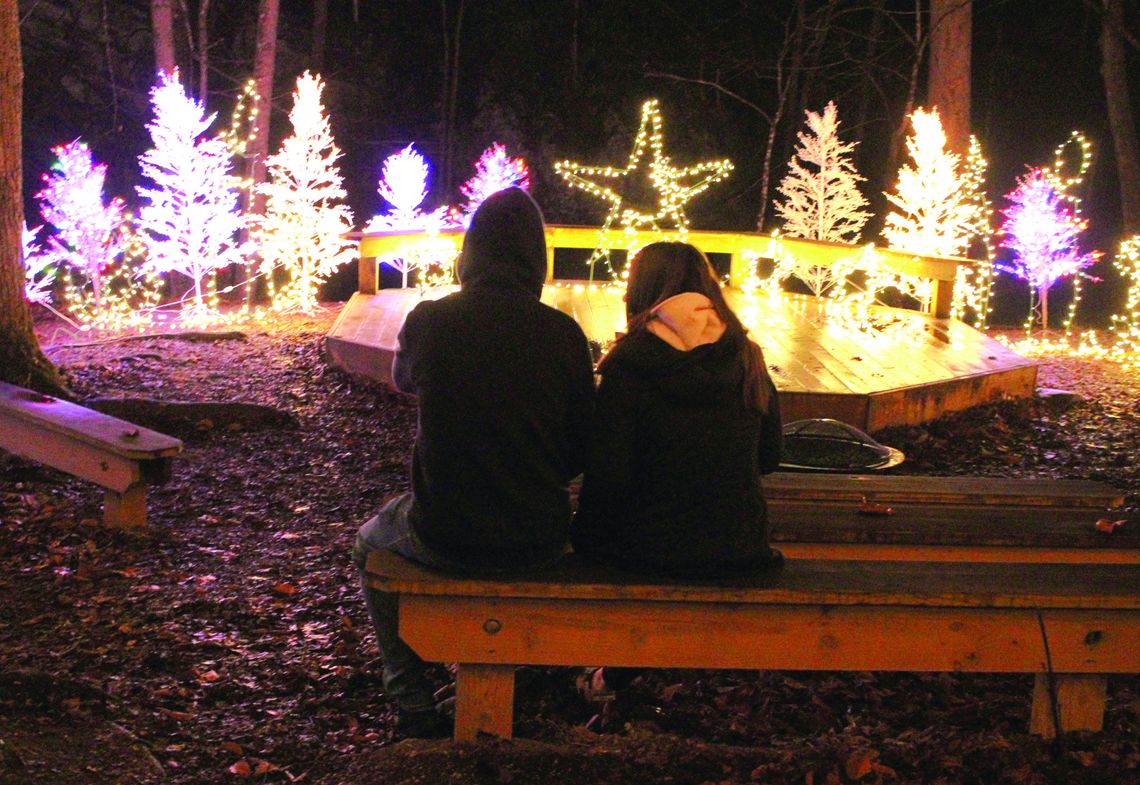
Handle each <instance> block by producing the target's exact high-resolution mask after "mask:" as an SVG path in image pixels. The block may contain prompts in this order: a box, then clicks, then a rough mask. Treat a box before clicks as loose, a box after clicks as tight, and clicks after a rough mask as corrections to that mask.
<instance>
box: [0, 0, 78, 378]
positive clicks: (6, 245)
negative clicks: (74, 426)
mask: <svg viewBox="0 0 1140 785" xmlns="http://www.w3.org/2000/svg"><path fill="white" fill-rule="evenodd" d="M23 82H24V72H23V67H22V64H21V61H20V12H19V9H18V6H17V5H16V3H0V379H2V380H3V381H6V382H10V383H12V384H18V385H20V386H22V387H31V388H32V389H35V390H39V391H40V392H45V393H50V394H52V395H57V396H63V397H70V394H69V393H68V392H67V390H66V389H65V388H64V386H63V380H62V379H61V378H60V376H59V372H58V371H57V370H56V368H55V366H54V365H52V364H51V361H50V360H48V359H47V357H45V356H44V354H43V352H42V351H40V345H39V341H37V340H36V334H35V332H34V331H33V330H32V315H31V312H30V311H29V310H28V301H27V300H25V299H24V245H23V239H22V235H23V228H24V206H23V205H24V197H23V187H24V183H23V165H24V162H23V153H22V149H23V142H22V136H21V129H20V122H21V115H22V111H21V101H22V95H23Z"/></svg>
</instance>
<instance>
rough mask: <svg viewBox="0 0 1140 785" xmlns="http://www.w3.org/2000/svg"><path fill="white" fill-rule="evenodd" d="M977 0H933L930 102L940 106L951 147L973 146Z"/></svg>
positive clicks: (960, 151) (961, 152)
mask: <svg viewBox="0 0 1140 785" xmlns="http://www.w3.org/2000/svg"><path fill="white" fill-rule="evenodd" d="M972 6H973V0H930V65H929V89H928V91H927V96H928V98H927V104H929V105H930V106H933V107H936V108H937V109H938V116H939V118H941V120H942V129H943V130H944V131H945V132H946V145H947V147H948V148H949V149H951V150H953V151H954V152H956V153H958V154H959V155H965V153H966V151H967V150H968V149H969V147H970V55H971V31H972V27H973V25H972V22H973V8H972Z"/></svg>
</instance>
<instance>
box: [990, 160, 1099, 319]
mask: <svg viewBox="0 0 1140 785" xmlns="http://www.w3.org/2000/svg"><path fill="white" fill-rule="evenodd" d="M1006 199H1008V200H1009V201H1010V202H1011V204H1010V206H1009V207H1007V208H1006V209H1005V210H1003V211H1002V212H1003V214H1004V215H1005V221H1004V222H1003V223H1002V233H1003V234H1004V235H1005V240H1004V241H1003V242H1002V246H1003V247H1005V248H1008V249H1010V250H1011V251H1012V252H1013V261H1012V262H1011V263H1009V264H1001V265H998V269H999V270H1001V271H1002V272H1007V273H1010V274H1011V275H1014V276H1017V277H1018V278H1021V279H1023V280H1025V281H1027V282H1028V283H1029V287H1030V292H1031V295H1032V296H1033V300H1034V304H1033V306H1032V311H1033V313H1032V315H1031V318H1030V321H1031V323H1032V322H1033V321H1039V322H1040V323H1041V327H1042V328H1043V329H1048V327H1049V289H1051V288H1052V287H1053V284H1055V283H1056V282H1057V281H1058V280H1059V279H1061V278H1066V277H1070V276H1074V275H1078V274H1080V272H1081V270H1083V269H1085V268H1086V267H1088V266H1090V265H1091V264H1093V262H1095V261H1096V260H1097V258H1098V257H1099V256H1100V254H1098V253H1096V252H1095V251H1093V252H1088V253H1081V251H1080V248H1079V247H1078V242H1079V240H1080V236H1081V233H1082V232H1084V230H1085V227H1086V226H1087V225H1088V221H1085V220H1083V219H1081V218H1078V217H1077V216H1076V215H1074V213H1073V210H1072V208H1071V207H1070V206H1069V205H1068V203H1067V200H1066V199H1065V198H1064V196H1063V195H1062V194H1060V193H1058V191H1057V188H1056V185H1055V183H1054V182H1053V181H1052V180H1051V179H1050V178H1049V177H1048V175H1047V174H1046V173H1045V172H1044V171H1043V170H1041V169H1030V170H1029V173H1028V174H1026V175H1024V176H1023V177H1020V178H1018V181H1017V188H1015V189H1014V190H1013V191H1012V192H1010V193H1008V194H1006Z"/></svg>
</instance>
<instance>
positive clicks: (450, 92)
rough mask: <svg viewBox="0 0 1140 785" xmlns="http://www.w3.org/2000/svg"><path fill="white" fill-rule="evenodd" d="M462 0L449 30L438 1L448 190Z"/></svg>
mask: <svg viewBox="0 0 1140 785" xmlns="http://www.w3.org/2000/svg"><path fill="white" fill-rule="evenodd" d="M464 4H465V0H459V6H458V8H457V9H456V12H455V26H454V29H452V26H451V20H450V15H449V14H448V12H447V0H440V8H441V10H442V11H443V100H442V102H441V103H442V104H443V105H442V107H441V110H442V111H441V114H442V118H443V134H442V137H443V155H442V158H443V166H442V167H441V168H442V174H443V177H442V180H443V187H444V188H445V189H447V190H449V191H450V190H451V186H452V177H453V176H454V170H455V152H454V150H453V149H452V148H453V147H454V146H455V115H456V102H457V101H458V98H459V42H460V37H461V35H462V32H463V10H464Z"/></svg>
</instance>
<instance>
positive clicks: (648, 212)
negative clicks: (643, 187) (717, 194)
mask: <svg viewBox="0 0 1140 785" xmlns="http://www.w3.org/2000/svg"><path fill="white" fill-rule="evenodd" d="M732 168H733V167H732V162H731V161H729V160H728V159H722V160H720V161H706V162H704V163H699V164H693V165H692V166H687V167H676V166H674V165H673V162H672V159H670V158H669V156H668V155H666V154H665V132H664V128H663V123H662V120H661V111H660V109H659V107H658V104H657V101H656V100H655V99H654V100H649V101H646V102H645V104H643V105H642V107H641V125H640V126H639V127H638V129H637V136H636V137H635V139H634V142H633V150H632V151H631V152H630V154H629V159H628V160H627V161H626V165H625V166H624V167H614V166H589V165H584V164H579V163H575V162H573V161H561V162H559V163H556V164H555V165H554V171H555V172H557V173H558V174H559V175H560V176H561V177H562V179H563V180H565V181H566V182H567V183H568V184H569V185H570V186H571V187H573V188H578V189H580V190H583V191H585V192H586V193H588V194H590V195H591V196H595V197H597V198H599V199H601V200H602V201H604V202H606V203H607V204H608V205H609V210H608V212H607V213H606V218H605V221H603V223H602V228H601V231H600V232H599V234H598V245H597V247H596V248H595V249H594V253H593V254H592V255H591V257H590V260H589V265H590V276H591V277H593V271H594V264H595V263H596V262H597V261H598V260H599V259H604V260H605V263H606V265H607V267H609V269H610V272H611V274H612V273H615V270H614V269H613V266H612V264H611V262H610V250H611V245H610V242H609V240H608V231H609V230H610V229H611V228H613V227H614V226H620V227H621V228H622V229H623V230H625V243H624V245H625V247H626V248H630V249H633V248H636V246H637V232H638V230H640V229H655V230H660V231H665V232H667V233H668V234H672V235H673V236H675V237H676V238H677V239H684V238H685V237H686V234H687V231H688V227H689V222H688V219H687V218H686V217H685V204H686V203H687V202H688V201H689V200H690V199H692V198H693V197H695V196H697V195H698V194H700V193H702V192H704V191H705V190H707V189H708V187H709V186H710V185H712V184H713V183H716V182H720V181H721V180H723V179H725V178H726V177H728V175H729V173H730V172H731V171H732ZM635 175H637V176H642V177H645V178H647V179H648V182H649V185H650V187H651V188H652V190H653V192H654V193H655V194H656V196H657V200H656V204H642V203H638V202H637V201H636V199H634V198H631V197H630V195H629V193H630V187H629V185H628V181H629V179H631V178H632V177H633V176H635ZM622 186H625V188H624V189H623V188H622ZM623 194H625V195H623Z"/></svg>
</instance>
